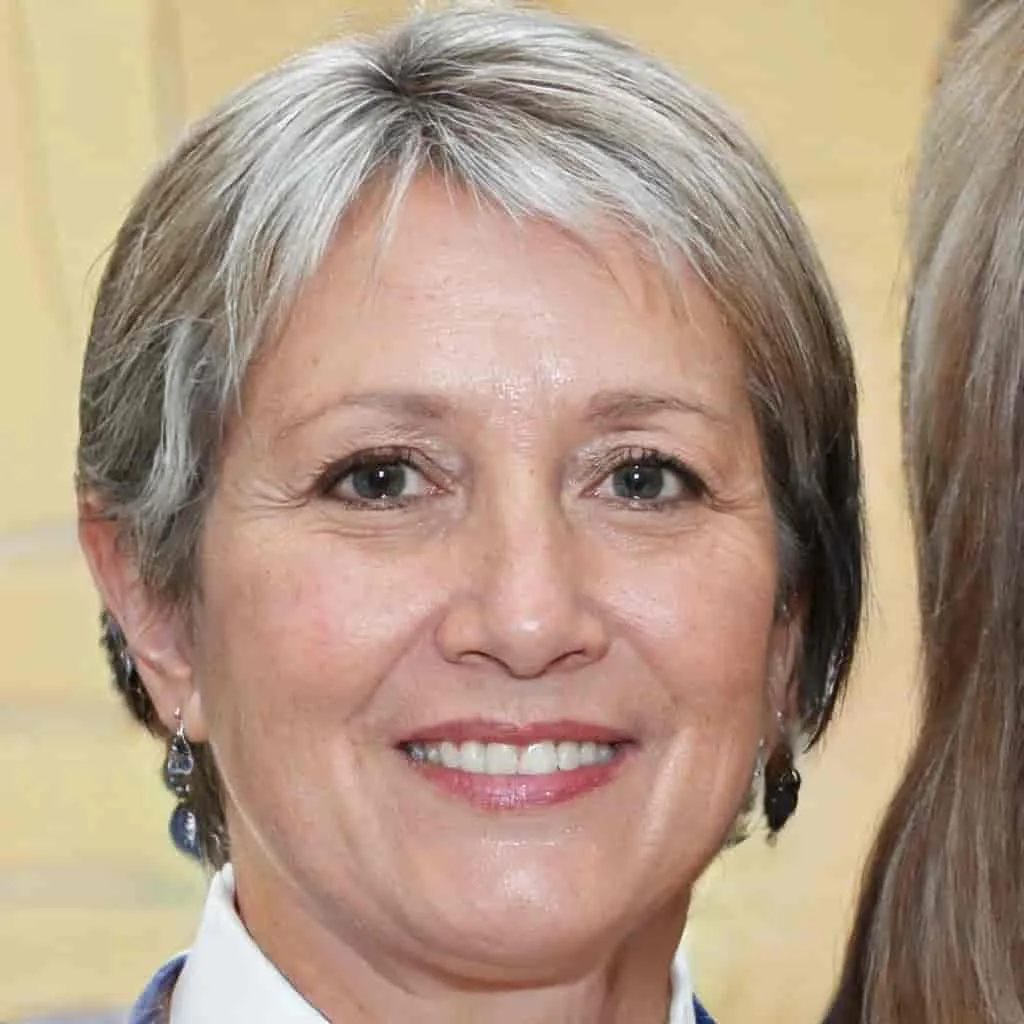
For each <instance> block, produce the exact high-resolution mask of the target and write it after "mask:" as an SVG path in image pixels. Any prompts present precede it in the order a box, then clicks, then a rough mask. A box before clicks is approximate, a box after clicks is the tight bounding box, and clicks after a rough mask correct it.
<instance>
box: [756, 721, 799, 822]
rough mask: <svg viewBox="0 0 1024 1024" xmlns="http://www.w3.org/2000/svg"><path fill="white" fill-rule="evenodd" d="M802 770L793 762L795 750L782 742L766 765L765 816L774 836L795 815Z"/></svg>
mask: <svg viewBox="0 0 1024 1024" xmlns="http://www.w3.org/2000/svg"><path fill="white" fill-rule="evenodd" d="M800 782H801V779H800V772H798V771H797V769H796V765H794V764H793V751H792V749H791V748H790V746H789V744H788V743H787V742H785V741H783V742H782V743H780V744H779V745H778V746H777V747H776V748H775V749H774V750H773V751H772V752H771V755H770V756H769V758H768V761H767V763H766V764H765V766H764V816H765V818H767V820H768V829H769V831H770V833H771V834H772V835H773V836H774V835H775V833H776V832H778V831H779V830H780V829H781V828H782V826H783V825H785V824H786V822H787V821H789V819H790V818H791V817H792V816H793V812H794V811H795V810H796V805H797V801H798V800H799V798H800Z"/></svg>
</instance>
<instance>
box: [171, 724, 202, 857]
mask: <svg viewBox="0 0 1024 1024" xmlns="http://www.w3.org/2000/svg"><path fill="white" fill-rule="evenodd" d="M174 718H175V721H176V722H177V723H178V727H177V729H175V731H174V735H173V736H172V737H171V741H170V743H169V744H168V745H167V760H166V761H165V762H164V783H165V784H166V786H167V788H168V789H169V790H170V791H171V792H172V793H173V794H174V795H175V796H176V797H177V798H178V803H177V805H176V806H175V808H174V810H173V811H172V812H171V820H170V823H169V825H168V831H169V832H170V835H171V842H172V843H174V845H175V847H177V849H178V850H180V851H181V852H182V853H184V854H185V855H186V856H188V857H194V858H195V859H196V860H198V859H199V858H200V850H199V822H198V820H197V819H196V812H195V811H194V810H193V809H192V808H191V807H190V806H189V797H190V796H191V795H192V773H193V772H194V771H195V769H196V759H195V755H194V754H193V753H192V748H191V747H190V746H189V742H188V738H187V737H186V736H185V723H184V722H183V721H182V719H181V708H178V709H177V710H176V711H175V712H174Z"/></svg>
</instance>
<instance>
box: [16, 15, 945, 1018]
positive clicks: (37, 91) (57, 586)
mask: <svg viewBox="0 0 1024 1024" xmlns="http://www.w3.org/2000/svg"><path fill="white" fill-rule="evenodd" d="M556 6H559V7H561V8H562V9H565V10H569V11H572V12H575V13H578V14H581V15H584V16H587V17H590V18H591V19H593V20H596V21H599V22H603V23H605V24H606V25H608V26H611V27H613V28H616V29H618V30H620V31H623V32H625V33H627V34H629V35H631V36H633V37H634V38H635V39H637V40H638V41H640V42H641V43H643V44H645V45H647V46H649V47H651V48H653V49H655V50H657V51H660V52H661V53H663V54H665V55H667V56H669V57H671V58H672V59H674V60H676V61H677V62H678V63H679V64H680V65H681V66H682V67H683V68H685V69H687V70H688V71H689V72H690V73H691V74H692V75H693V76H694V77H695V78H697V79H699V80H701V81H703V82H704V83H706V84H708V85H710V86H712V87H713V88H715V89H717V90H718V91H720V92H721V93H722V94H723V95H724V96H725V97H726V98H727V99H728V100H729V101H730V102H731V104H732V105H733V106H734V107H735V108H736V109H738V110H739V111H740V112H741V113H742V115H743V116H744V118H745V120H746V121H747V123H748V124H749V125H750V127H751V128H752V130H753V131H754V133H755V135H756V136H757V137H758V138H759V139H760V140H761V141H762V142H763V144H764V145H765V147H766V148H767V150H768V152H769V154H770V155H771V156H772V157H773V159H774V160H775V162H776V163H777V164H778V165H779V167H780V168H781V171H782V173H783V176H784V177H785V178H786V180H787V181H788V182H789V184H790V186H791V188H792V190H793V192H794V193H795V195H796V197H797V199H798V201H799V203H800V205H801V207H802V209H803V210H804V212H805V214H806V216H807V218H808V220H809V221H810V223H811V226H812V228H813V229H814V231H815V233H816V235H817V237H818V239H819V240H820V243H821V246H822V248H823V250H824V254H825V257H826V262H827V263H828V265H829V267H830V269H831V270H832V273H833V275H834V277H835V280H836V281H837V284H838V287H839V290H840V293H841V295H842V298H843V299H844V301H845V305H846V309H847V313H848V317H849V320H850V324H851V327H852V332H853V336H854V339H855V344H856V350H857V357H858V361H859V368H860V374H861V379H862V382H863V428H864V447H865V452H866V458H867V478H868V479H867V483H868V498H869V509H870V519H871V528H872V539H873V567H874V579H873V586H872V594H871V601H870V609H869V611H870V625H869V630H868V641H867V644H866V645H865V649H864V653H863V656H862V657H861V659H860V665H859V672H858V675H857V679H856V680H855V684H854V686H853V689H852V692H851V695H850V698H849V702H848V705H847V708H846V710H845V712H844V714H843V716H842V718H841V720H840V722H839V724H838V725H837V727H836V729H835V732H834V734H833V736H832V738H831V740H830V741H829V742H828V745H827V747H826V749H825V750H824V751H823V753H822V754H821V755H820V756H815V757H814V758H812V759H810V761H809V763H808V764H807V765H806V770H805V778H806V784H805V788H804V797H803V802H802V805H801V808H800V812H799V814H798V817H797V819H796V821H795V824H794V825H793V826H792V827H791V828H789V829H787V831H786V833H785V834H784V836H783V838H782V839H781V841H780V842H779V844H778V845H777V847H776V848H775V849H769V848H767V847H766V846H765V844H764V843H762V842H761V841H759V840H753V841H751V842H750V843H748V844H746V845H745V846H744V847H742V848H740V849H739V850H738V851H736V852H734V853H733V854H730V855H729V856H728V857H727V858H725V859H723V861H722V862H721V863H720V864H718V865H716V866H715V867H714V868H713V870H712V872H711V873H710V875H709V877H708V879H707V880H706V883H705V884H704V886H703V887H702V891H701V893H700V896H699V899H698V901H697V906H696V908H695V913H694V918H693V921H692V925H691V929H690V942H691V945H692V948H693V952H694V960H695V965H696V972H697V975H698V978H699V987H700V989H701V991H702V993H703V994H704V996H705V997H706V999H707V1001H708V1002H709V1003H710V1005H711V1007H712V1009H713V1010H714V1011H715V1012H716V1013H717V1015H718V1016H719V1019H720V1020H722V1021H724V1022H725V1024H730V1022H734V1021H737V1022H738V1021H744V1022H752V1024H761V1022H764V1024H770V1022H774V1021H787V1022H790V1021H814V1020H816V1019H819V1017H818V1014H819V1012H820V1009H821V1007H822V1006H823V1004H824V1001H825V999H826V998H827V993H828V989H829V987H830V985H831V982H832V976H833V971H834V968H835V964H836V959H837V956H838V953H839V950H840V948H841V941H842V935H843V932H844V929H845V926H846V918H847V914H848V911H849V907H850V903H851V900H852V895H853V891H854V887H855V879H856V873H857V868H858V864H859V862H860V859H861V858H862V856H863V854H864V851H865V848H866V844H867V842H868V840H869V837H870V833H871V829H872V827H873V823H874V821H875V820H876V817H877V814H878V812H879V809H880V807H881V806H882V804H883V802H884V799H885V797H886V794H887V793H888V791H889V790H890V788H891V786H892V784H893V781H894V779H895V777H896V773H897V771H898V768H899V765H900V762H901V759H902V757H903V751H904V750H905V744H906V740H907V737H908V735H909V730H910V722H911V717H912V714H911V706H912V701H911V680H912V677H913V674H914V641H913V609H912V605H913V598H912V588H911V583H910V578H911V573H910V558H909V547H908V545H909V540H908V533H907V529H906V526H905V523H904V518H903V509H902V491H901V485H900V477H899V457H898V449H897V429H896V428H897V368H898V355H897V322H898V311H899V286H898V283H897V278H898V262H899V260H898V256H899V232H900V224H901V209H902V205H903V194H904V189H905V184H906V172H907V168H908V162H909V156H910V153H911V151H912V145H913V140H914V136H915V132H916V128H917V125H918V122H919V119H920V116H921V113H922V109H923V103H924V99H925V96H926V93H927V88H928V84H929V80H930V74H931V68H932V62H933V59H934V53H935V50H936V47H937V45H938V42H939V39H940V36H941V33H942V31H943V28H944V25H945V22H946V20H947V8H946V6H945V5H944V3H943V0H857V2H855V3H852V2H849V0H773V2H771V3H766V2H764V0H715V2H714V3H710V2H705V0H567V2H564V3H560V4H557V5H556ZM404 7H405V5H404V4H403V3H401V2H400V0H394V2H391V3H384V2H378V3H373V2H369V0H366V2H362V3H348V4H344V3H341V2H338V0H288V2H287V3H285V2H281V0H0V224H2V228H0V310H2V321H0V322H2V324H3V332H2V334H0V1019H5V1020H6V1019H10V1018H11V1017H12V1016H16V1015H18V1014H19V1013H21V1012H27V1011H28V1010H30V1009H41V1008H44V1007H51V1008H52V1007H59V1006H66V1005H69V1004H71V1003H75V1004H85V1005H94V1006H101V1005H110V1004H118V1003H121V1002H123V1001H125V1000H127V999H128V998H129V997H130V996H131V995H132V994H134V993H135V991H136V990H137V989H138V987H139V985H140V983H141V981H142V980H143V979H144V977H145V976H146V975H147V974H148V972H150V971H151V970H152V969H153V968H154V967H155V965H156V964H157V962H158V960H159V959H160V958H161V957H162V956H164V955H165V954H168V953H170V952H172V951H174V950H176V949H177V948H178V947H180V946H182V945H183V944H185V943H186V942H187V941H188V938H189V935H190V931H191V927H192V923H193V920H194V915H195V912H196V907H197V901H198V900H199V898H200V891H201V879H200V878H199V877H197V875H196V873H195V871H194V870H193V869H192V868H191V867H190V866H189V865H187V864H185V863H184V862H183V861H182V860H181V859H180V858H178V857H177V856H176V855H175V854H174V853H173V851H172V850H171V848H170V846H169V844H168V843H167V841H166V840H165V822H166V816H167V813H168V811H169V809H170V799H169V797H168V796H167V795H166V794H165V793H164V792H163V790H162V789H161V787H160V785H159V782H158V767H159V761H160V752H159V751H158V750H157V749H156V748H155V747H154V746H153V745H152V744H151V743H149V742H148V741H147V740H146V738H145V737H142V736H139V735H137V734H136V730H135V729H133V728H131V727H130V726H129V725H128V724H127V722H126V720H125V716H124V714H123V713H122V712H121V711H120V709H119V708H118V706H117V704H116V702H115V701H114V699H113V698H112V696H111V695H110V694H109V692H108V687H107V683H106V681H105V673H104V670H103V666H102V664H101V661H100V658H99V655H98V651H97V648H96V629H95V615H96V611H97V607H96V604H95V601H94V598H93V596H92V594H91V591H90V588H89V585H88V583H87V580H86V576H85V573H84V570H83V568H82V566H81V564H80V562H79V560H78V558H77V555H76V552H75V547H74V535H73V506H72V500H71V467H72V450H73V444H74V427H75V392H76V383H77V371H78V362H79V356H80V351H81V346H82V338H83V333H84V328H85V323H86V320H87V316H88V307H89V298H90V294H91V291H92V288H93V286H94V283H95V280H96V273H97V268H98V266H100V265H102V259H103V255H104V252H105V249H106V247H107V246H108V245H109V243H110V240H111V236H112V233H113V231H114V230H115V227H116V225H117V222H118V219H119V217H120V216H121V214H122V212H123V211H124V209H125V206H126V204H127V202H128V200H129V197H130V196H131V194H132V192H133V190H134V189H135V188H136V187H137V186H138V184H139V182H140V179H141V176H142V175H143V173H144V172H145V170H146V168H147V167H148V166H149V165H150V164H151V163H152V162H153V160H154V159H155V157H156V156H157V154H158V153H159V152H160V151H161V150H162V148H163V147H164V146H165V144H166V143H167V142H168V140H169V139H171V138H172V137H173V136H174V135H175V133H176V132H177V131H178V129H179V127H180V125H181V123H182V121H183V119H184V118H187V117H191V116H193V115H195V114H196V113H197V112H199V111H201V110H203V109H204V108H205V107H206V106H207V104H208V103H209V102H210V101H212V100H213V99H214V98H215V97H217V96H219V95H221V94H222V93H223V92H224V91H225V90H226V89H228V88H230V87H231V86H232V85H234V84H235V83H237V82H238V81H240V80H241V79H243V78H244V77H246V76H247V75H249V74H251V73H253V72H255V71H257V70H258V69H260V68H262V67H264V66H266V65H267V64H268V63H270V62H272V61H273V60H275V59H276V58H278V57H279V56H281V55H283V54H285V53H286V52H288V51H289V50H291V49H293V48H295V47H297V46H300V45H302V44H304V43H307V42H310V41H313V40H316V39H319V38H322V37H324V36H326V35H328V34H330V33H332V32H333V31H334V30H335V29H336V28H337V27H339V26H340V25H342V24H343V23H344V24H348V25H353V24H354V25H356V26H361V27H365V26H367V25H371V24H373V23H375V22H376V21H379V20H380V19H381V18H383V17H387V16H389V15H393V14H394V13H396V12H399V11H401V10H402V9H404Z"/></svg>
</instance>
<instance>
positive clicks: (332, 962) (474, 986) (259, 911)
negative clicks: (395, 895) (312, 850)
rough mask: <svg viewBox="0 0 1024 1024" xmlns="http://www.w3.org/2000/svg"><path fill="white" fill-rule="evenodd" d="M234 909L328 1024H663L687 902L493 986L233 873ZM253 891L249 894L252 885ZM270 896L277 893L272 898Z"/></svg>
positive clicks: (485, 976)
mask: <svg viewBox="0 0 1024 1024" xmlns="http://www.w3.org/2000/svg"><path fill="white" fill-rule="evenodd" d="M235 869H236V880H237V882H238V907H239V912H240V914H241V915H242V918H243V920H244V922H245V925H246V928H247V929H248V931H249V933H250V935H251V936H252V937H253V939H254V941H255V942H256V943H257V945H258V946H259V947H260V948H261V950H262V951H263V953H264V954H265V955H266V956H267V957H268V959H269V960H270V961H271V962H272V963H273V964H274V966H275V967H276V968H277V969H278V970H279V971H280V972H281V973H282V974H283V975H284V976H285V977H286V978H288V980H289V982H290V983H291V985H292V986H293V988H295V990H296V991H297V992H299V993H300V994H301V995H302V996H303V998H304V999H305V1000H306V1001H307V1002H308V1003H310V1005H312V1006H314V1007H315V1008H316V1009H317V1010H318V1011H319V1012H320V1013H321V1014H322V1015H323V1016H324V1017H325V1018H327V1020H329V1021H345V1022H346V1024H385V1022H390V1021H395V1020H415V1021H418V1022H421V1024H461V1022H467V1024H469V1022H473V1021H479V1020H487V1021H488V1022H490V1024H506V1022H508V1024H512V1022H515V1024H665V1021H666V1020H667V1019H668V1013H669V1003H670V999H671V990H670V988H671V986H670V978H671V964H672V959H673V956H674V955H675V951H676V948H677V946H678V942H679V937H680V935H681V933H682V929H683V924H684V923H685V918H686V911H687V905H688V894H687V895H683V896H681V897H680V898H679V899H677V900H676V901H675V902H673V903H672V904H671V905H670V906H666V907H665V908H664V909H663V910H662V911H661V912H660V913H659V914H658V915H657V916H656V918H655V919H654V920H651V921H648V922H646V923H645V924H644V925H643V927H642V928H640V929H639V930H638V931H637V932H635V933H634V934H632V935H630V936H627V937H626V938H625V939H624V940H623V941H621V942H620V943H619V944H618V945H617V946H616V947H615V948H613V949H611V950H610V951H608V952H606V953H604V954H603V955H595V956H591V957H590V958H588V963H586V964H580V963H568V962H567V963H565V964H563V965H561V967H560V968H559V967H555V968H553V969H548V970H545V972H544V974H543V976H540V975H531V974H530V973H521V974H520V975H518V976H515V977H499V976H496V975H494V974H493V972H490V973H484V972H481V971H479V970H474V965H470V964H456V965H453V964H439V963H438V962H433V961H431V962H427V961H425V960H423V959H416V958H415V957H413V956H411V955H410V954H409V953H408V951H399V950H396V949H395V948H393V947H391V946H389V945H388V944H386V943H383V942H379V941H377V940H376V939H374V938H372V937H371V936H370V935H368V930H358V931H353V930H352V928H351V926H350V925H349V926H346V925H345V924H344V923H339V922H334V921H331V920H329V919H328V918H327V917H326V916H325V915H324V914H323V913H322V911H320V910H319V908H318V907H315V906H312V905H309V904H308V901H307V899H306V898H305V897H304V896H302V895H301V894H300V893H299V892H298V890H297V888H296V887H294V886H292V885H290V884H289V883H287V882H284V881H283V880H282V879H280V878H278V879H277V881H278V882H279V883H283V887H282V888H277V887H271V889H270V890H268V889H267V887H266V886H265V885H264V884H263V883H265V882H266V879H265V878H259V877H258V876H259V874H260V872H259V871H258V870H257V872H256V875H257V878H255V879H254V878H253V877H252V876H251V875H250V874H249V872H247V871H246V870H245V869H244V868H243V870H242V871H241V872H239V865H238V864H237V863H236V865H235ZM253 883H255V884H253ZM275 890H276V891H275Z"/></svg>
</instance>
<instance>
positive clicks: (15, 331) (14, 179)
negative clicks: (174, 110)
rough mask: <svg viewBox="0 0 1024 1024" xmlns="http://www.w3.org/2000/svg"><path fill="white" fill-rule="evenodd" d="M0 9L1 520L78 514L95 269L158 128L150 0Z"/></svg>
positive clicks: (14, 3) (24, 523)
mask: <svg viewBox="0 0 1024 1024" xmlns="http://www.w3.org/2000/svg"><path fill="white" fill-rule="evenodd" d="M0 11H2V14H0V18H2V19H3V29H4V30H3V33H2V35H0V42H2V43H3V44H4V46H5V48H6V52H5V53H4V54H3V59H2V60H0V131H2V135H0V138H3V139H4V140H5V144H4V145H3V146H2V147H0V168H2V170H0V174H2V175H3V184H4V187H3V189H2V191H0V216H2V217H3V219H4V223H5V225H8V224H9V225H10V226H11V229H10V230H9V231H8V230H5V231H4V232H3V234H2V235H0V271H2V280H3V295H4V299H5V323H6V329H5V337H4V339H3V358H4V360H5V367H6V372H4V373H2V374H0V437H2V438H3V443H2V445H0V479H2V481H3V484H2V487H0V494H2V495H3V500H2V501H0V531H2V530H4V529H7V530H13V529H17V530H25V529H31V527H32V525H33V524H34V523H36V522H39V521H43V522H52V521H55V520H56V521H64V522H68V521H70V519H71V518H72V514H73V497H72V489H71V479H72V465H73V451H74V443H75V423H76V391H77V385H78V373H79V362H80V352H81V348H82V340H83V335H84V331H85V325H86V323H87V319H88V307H89V302H90V298H91V286H92V283H93V280H92V277H91V276H90V271H94V270H96V269H97V268H98V266H99V265H101V262H102V259H103V256H104V253H105V251H106V249H107V247H108V245H109V243H110V241H111V239H112V236H113V232H114V230H115V229H116V226H117V224H118V221H119V220H120V218H121V216H122V214H123V211H124V209H125V207H126V205H127V202H128V200H129V198H130V196H131V194H132V193H133V191H134V190H135V188H136V187H137V186H138V183H139V181H140V180H141V176H142V174H143V172H144V170H145V168H146V167H147V166H148V165H149V164H150V163H151V162H152V160H153V159H154V156H155V152H156V148H155V139H156V136H155V129H154V120H153V110H154V104H153V97H152V90H151V83H152V81H153V73H152V71H151V67H152V60H151V56H150V53H149V47H148V40H149V33H148V25H147V18H148V16H149V12H148V6H147V5H146V4H143V3H139V2H138V0H104V2H102V3H64V2H56V0H5V2H4V4H3V5H2V7H0ZM93 276H94V275H93Z"/></svg>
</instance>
